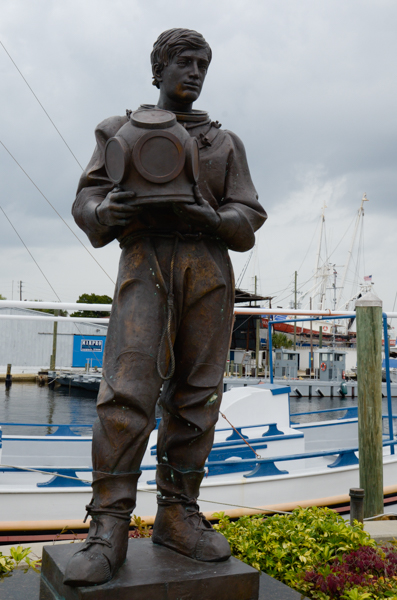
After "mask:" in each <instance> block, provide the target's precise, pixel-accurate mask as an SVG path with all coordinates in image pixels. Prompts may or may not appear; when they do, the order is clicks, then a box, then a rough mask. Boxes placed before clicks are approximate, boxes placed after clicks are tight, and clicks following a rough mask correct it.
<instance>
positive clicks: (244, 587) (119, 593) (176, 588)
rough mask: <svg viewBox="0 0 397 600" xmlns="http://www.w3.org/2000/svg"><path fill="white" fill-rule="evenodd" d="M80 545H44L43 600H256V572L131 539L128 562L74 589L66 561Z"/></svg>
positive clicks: (231, 560)
mask: <svg viewBox="0 0 397 600" xmlns="http://www.w3.org/2000/svg"><path fill="white" fill-rule="evenodd" d="M78 545H79V544H77V543H76V544H62V545H58V546H45V547H44V549H43V566H42V571H41V586H40V598H41V599H42V600H59V599H60V598H62V599H63V600H131V599H133V600H181V599H183V600H196V599H197V600H203V599H204V598H205V600H257V599H258V592H259V578H260V573H259V572H258V571H257V570H256V569H253V568H252V567H250V566H248V565H246V564H245V563H243V562H241V561H239V560H237V559H236V558H233V557H232V558H229V559H228V560H227V561H225V562H220V563H204V562H200V561H197V560H192V559H191V558H187V557H186V556H182V555H181V554H178V553H177V552H173V551H172V550H168V549H167V548H165V547H163V546H159V545H157V544H153V543H152V541H151V540H150V539H130V541H129V544H128V553H127V560H126V562H125V563H124V565H123V566H122V567H121V568H120V569H119V571H118V572H117V573H116V575H115V577H114V578H113V579H112V580H111V581H109V582H108V583H105V584H103V585H98V586H87V587H79V588H73V587H70V586H68V585H64V584H63V576H64V573H65V568H66V565H67V562H68V560H69V558H70V557H71V556H72V555H73V554H74V553H75V552H77V551H78Z"/></svg>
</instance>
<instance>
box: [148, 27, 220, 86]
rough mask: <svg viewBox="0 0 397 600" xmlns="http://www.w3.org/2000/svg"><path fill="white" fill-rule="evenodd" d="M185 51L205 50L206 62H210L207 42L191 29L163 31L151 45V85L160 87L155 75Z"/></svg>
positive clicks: (210, 54)
mask: <svg viewBox="0 0 397 600" xmlns="http://www.w3.org/2000/svg"><path fill="white" fill-rule="evenodd" d="M185 50H206V52H207V55H208V62H209V63H210V62H211V58H212V51H211V48H210V45H209V44H208V42H206V41H205V39H204V37H203V36H202V35H201V33H198V32H197V31H194V30H193V29H168V30H167V31H163V33H161V34H160V35H159V37H158V38H157V40H156V41H155V43H154V44H153V50H152V53H151V55H150V60H151V63H152V72H153V81H152V83H153V85H155V86H156V87H157V88H159V87H160V84H159V81H158V80H157V78H156V75H155V69H156V70H157V74H159V73H161V71H162V70H163V68H164V67H166V66H167V65H168V63H169V61H171V60H172V59H173V58H174V57H175V56H178V54H180V53H181V52H184V51H185Z"/></svg>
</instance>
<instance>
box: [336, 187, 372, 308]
mask: <svg viewBox="0 0 397 600" xmlns="http://www.w3.org/2000/svg"><path fill="white" fill-rule="evenodd" d="M364 202H368V198H367V195H366V194H364V195H363V197H362V198H361V206H360V208H359V209H358V213H357V219H356V224H355V227H354V232H353V238H352V241H351V244H350V248H349V252H348V254H347V261H346V265H345V270H344V272H343V278H342V284H341V286H340V289H339V295H338V299H337V301H336V304H337V306H338V308H339V305H340V301H341V298H342V294H343V288H344V286H345V281H346V277H347V273H348V270H349V266H350V262H351V258H352V254H353V248H354V244H355V242H356V237H357V231H358V226H359V224H360V220H361V217H363V216H364Z"/></svg>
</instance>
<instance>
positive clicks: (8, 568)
mask: <svg viewBox="0 0 397 600" xmlns="http://www.w3.org/2000/svg"><path fill="white" fill-rule="evenodd" d="M29 554H30V548H23V547H22V546H17V548H14V547H12V548H10V554H9V555H3V553H2V552H0V579H1V578H2V577H8V576H9V575H10V574H11V572H12V571H13V570H14V569H15V568H16V567H17V566H18V565H19V564H20V563H21V562H22V561H23V562H24V563H25V565H26V569H25V570H26V571H27V570H28V569H33V570H34V571H36V572H38V567H39V565H40V563H41V559H40V560H32V559H31V558H29Z"/></svg>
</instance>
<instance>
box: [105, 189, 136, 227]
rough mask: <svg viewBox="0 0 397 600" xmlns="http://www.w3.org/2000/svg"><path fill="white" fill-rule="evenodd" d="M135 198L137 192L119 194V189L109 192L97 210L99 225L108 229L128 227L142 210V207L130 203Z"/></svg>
mask: <svg viewBox="0 0 397 600" xmlns="http://www.w3.org/2000/svg"><path fill="white" fill-rule="evenodd" d="M135 196H136V194H135V192H119V191H117V188H116V190H113V191H111V192H109V193H108V195H107V196H106V198H105V199H104V200H103V202H101V204H99V205H98V206H97V207H96V209H95V212H96V216H97V219H98V221H99V223H100V224H101V225H107V226H108V227H113V226H115V225H119V226H120V225H121V226H123V225H127V224H128V223H129V222H130V221H131V219H132V218H133V217H134V216H135V215H136V214H137V213H139V212H141V210H142V207H141V206H133V205H132V204H131V203H130V202H131V201H132V200H133V199H134V198H135Z"/></svg>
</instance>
